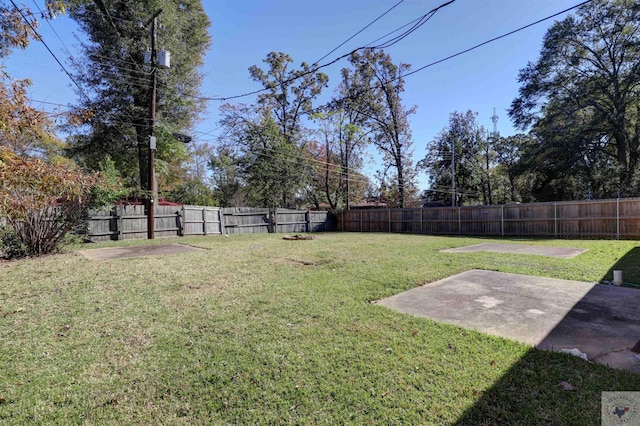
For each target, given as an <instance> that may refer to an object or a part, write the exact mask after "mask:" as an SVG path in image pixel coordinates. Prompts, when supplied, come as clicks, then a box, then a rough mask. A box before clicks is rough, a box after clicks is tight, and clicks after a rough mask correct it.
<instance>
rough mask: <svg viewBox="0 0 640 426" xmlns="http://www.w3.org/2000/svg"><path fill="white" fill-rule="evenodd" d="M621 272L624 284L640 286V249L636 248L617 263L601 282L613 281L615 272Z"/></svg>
mask: <svg viewBox="0 0 640 426" xmlns="http://www.w3.org/2000/svg"><path fill="white" fill-rule="evenodd" d="M614 270H621V271H622V279H623V281H624V282H628V283H634V284H640V247H634V248H632V249H631V250H629V251H628V252H627V253H626V254H625V255H624V256H622V257H621V258H620V259H618V260H617V261H616V263H615V264H613V266H611V268H609V270H608V271H607V273H606V274H605V275H604V276H603V277H602V279H601V281H613V271H614Z"/></svg>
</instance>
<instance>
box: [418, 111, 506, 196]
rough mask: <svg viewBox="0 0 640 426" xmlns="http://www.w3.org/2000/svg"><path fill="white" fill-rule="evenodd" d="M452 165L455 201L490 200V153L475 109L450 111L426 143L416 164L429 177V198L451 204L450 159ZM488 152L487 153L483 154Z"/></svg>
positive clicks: (485, 133)
mask: <svg viewBox="0 0 640 426" xmlns="http://www.w3.org/2000/svg"><path fill="white" fill-rule="evenodd" d="M452 147H453V160H454V161H453V162H454V167H455V169H454V170H455V190H456V194H455V195H456V201H455V204H456V205H467V204H478V203H484V204H492V201H493V200H492V196H491V193H490V188H491V177H490V176H489V172H490V169H491V168H492V166H493V164H494V161H493V158H492V156H493V154H492V149H491V147H490V146H489V140H488V139H487V131H486V130H485V129H484V127H483V126H481V125H480V124H479V123H478V113H475V112H472V111H467V112H466V113H461V112H457V111H456V112H452V113H451V114H450V115H449V124H448V126H447V127H445V128H444V129H442V130H441V131H440V133H439V134H438V135H437V136H436V137H435V139H434V140H433V141H431V143H430V144H429V146H428V147H427V155H426V157H425V158H424V159H423V160H421V161H420V167H422V168H424V169H425V170H427V171H428V173H429V176H430V179H431V193H432V195H431V197H430V198H431V199H432V200H439V201H446V202H447V204H451V197H452V195H453V194H452V188H451V177H452V176H451V173H452V170H451V160H452V158H451V157H452ZM487 156H489V157H487Z"/></svg>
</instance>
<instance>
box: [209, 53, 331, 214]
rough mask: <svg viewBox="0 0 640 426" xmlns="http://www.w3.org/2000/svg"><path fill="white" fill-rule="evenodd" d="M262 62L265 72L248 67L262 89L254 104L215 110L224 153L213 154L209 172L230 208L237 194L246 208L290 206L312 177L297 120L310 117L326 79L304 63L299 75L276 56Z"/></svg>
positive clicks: (301, 127) (282, 57)
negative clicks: (247, 204) (264, 65)
mask: <svg viewBox="0 0 640 426" xmlns="http://www.w3.org/2000/svg"><path fill="white" fill-rule="evenodd" d="M264 62H265V64H266V65H267V69H266V70H263V69H261V68H259V67H258V66H256V65H254V66H252V67H250V68H249V72H250V74H251V77H252V78H253V79H254V80H255V81H256V82H258V83H260V84H261V85H262V86H263V87H264V88H265V89H267V92H266V93H263V94H261V95H260V96H258V99H257V102H256V104H255V105H251V106H247V105H244V104H239V105H230V104H225V105H223V106H222V107H221V115H222V117H223V118H222V119H221V121H220V122H221V125H222V126H223V128H224V129H225V131H226V137H225V139H224V140H223V145H224V146H225V147H226V148H225V149H227V148H228V151H227V152H218V157H217V158H212V162H211V163H210V167H212V169H213V172H214V180H217V183H218V184H219V186H218V187H217V191H218V193H220V195H221V202H223V203H224V204H227V203H235V202H236V201H237V195H240V194H241V193H242V194H243V198H242V199H244V200H245V201H246V202H247V203H249V204H250V205H255V206H268V207H294V206H295V205H296V204H298V203H299V202H300V199H301V197H302V196H303V194H304V192H305V191H306V190H307V189H308V186H309V183H310V181H311V177H312V175H313V172H314V168H313V166H312V165H310V164H309V162H308V161H306V160H307V156H306V152H307V149H306V147H307V145H308V142H309V141H308V139H307V137H308V135H307V133H308V132H307V129H305V127H304V125H303V122H302V116H303V114H305V113H309V112H311V110H312V102H313V100H314V99H315V98H316V97H317V96H319V95H320V93H321V92H322V89H323V88H324V87H325V86H326V83H327V80H328V79H327V76H326V75H325V74H323V73H321V72H318V71H312V69H311V67H310V66H309V65H308V64H306V63H304V62H303V63H302V64H301V65H300V69H299V70H296V69H290V64H291V63H292V62H293V60H292V59H291V57H290V56H289V55H287V54H285V53H282V52H279V53H276V52H271V53H269V54H268V55H267V58H266V59H265V60H264ZM234 200H235V201H234Z"/></svg>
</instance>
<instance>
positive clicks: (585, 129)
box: [509, 0, 640, 194]
mask: <svg viewBox="0 0 640 426" xmlns="http://www.w3.org/2000/svg"><path fill="white" fill-rule="evenodd" d="M519 82H520V83H521V87H520V92H519V96H518V97H517V98H516V99H515V100H514V101H513V103H512V105H511V109H510V110H509V115H510V116H511V118H512V119H513V121H514V123H515V124H516V125H517V126H518V127H519V128H521V129H523V130H524V129H526V128H528V127H529V126H531V125H533V128H534V131H535V132H536V133H537V134H538V135H539V137H540V138H542V137H545V136H546V135H554V132H553V129H554V128H556V129H557V128H558V127H565V126H564V124H566V123H568V122H575V118H576V117H577V118H579V120H580V124H579V130H580V132H579V135H578V137H579V139H580V141H579V142H580V143H579V144H578V143H577V142H575V143H574V142H573V141H571V140H566V141H563V143H564V145H565V146H567V147H569V146H571V145H572V144H573V145H574V147H575V148H574V149H571V152H574V153H575V155H576V158H577V157H581V155H582V154H585V153H586V151H594V152H595V151H598V152H599V153H600V154H601V155H604V156H608V157H610V158H612V159H614V160H615V161H616V162H617V163H618V179H617V180H618V187H619V188H620V190H621V192H622V193H623V194H625V193H626V194H631V193H633V194H637V193H638V188H637V187H632V186H631V183H632V182H633V178H634V174H635V173H636V172H637V168H638V160H639V158H640V126H639V125H638V123H640V102H639V101H638V98H639V94H640V3H638V2H637V1H632V0H608V1H607V0H593V1H591V2H589V3H587V4H585V5H583V6H581V7H580V8H578V9H577V11H576V14H575V15H570V16H568V17H567V18H565V19H564V20H563V21H560V22H556V23H555V24H554V25H553V26H552V27H551V28H550V29H549V30H548V31H547V33H546V35H545V37H544V44H543V47H542V51H541V53H540V58H539V59H538V60H537V61H536V62H535V63H529V64H528V65H527V67H526V68H524V69H523V70H522V71H521V72H520V76H519ZM555 139H556V142H557V141H558V138H557V137H556V138H555ZM605 163H606V161H605ZM562 172H563V171H562V170H558V171H557V173H558V174H559V173H562Z"/></svg>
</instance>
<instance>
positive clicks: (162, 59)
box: [158, 49, 171, 68]
mask: <svg viewBox="0 0 640 426" xmlns="http://www.w3.org/2000/svg"><path fill="white" fill-rule="evenodd" d="M158 66H159V67H160V68H171V52H169V51H168V50H164V49H160V50H158Z"/></svg>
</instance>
